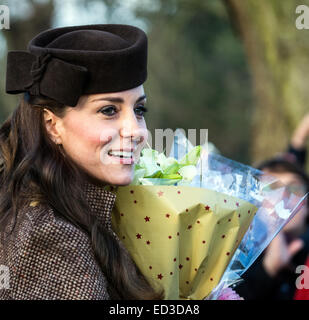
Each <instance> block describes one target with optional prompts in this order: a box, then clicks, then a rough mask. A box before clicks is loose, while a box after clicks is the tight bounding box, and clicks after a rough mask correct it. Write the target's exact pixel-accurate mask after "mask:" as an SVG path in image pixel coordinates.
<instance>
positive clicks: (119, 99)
mask: <svg viewBox="0 0 309 320" xmlns="http://www.w3.org/2000/svg"><path fill="white" fill-rule="evenodd" d="M144 99H146V95H145V94H144V95H142V96H140V97H139V98H138V99H137V100H136V102H135V103H137V102H140V101H142V100H144ZM96 101H110V102H115V103H124V100H123V99H122V98H120V97H106V98H99V99H94V100H91V102H96Z"/></svg>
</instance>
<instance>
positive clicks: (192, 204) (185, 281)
mask: <svg viewBox="0 0 309 320" xmlns="http://www.w3.org/2000/svg"><path fill="white" fill-rule="evenodd" d="M116 193H117V197H116V203H115V206H114V210H113V216H112V226H113V229H114V231H115V232H116V233H117V235H118V237H119V238H120V240H122V241H123V243H124V245H125V247H126V248H127V249H128V251H129V252H130V254H131V256H132V258H133V259H134V261H135V263H136V264H137V266H138V267H139V268H140V270H141V272H142V273H143V274H144V276H145V277H147V278H148V279H149V280H150V281H151V283H153V284H154V286H157V285H158V286H161V287H162V286H163V288H164V290H165V299H173V300H174V299H194V300H199V299H203V298H205V297H206V296H207V295H208V294H209V293H210V292H211V291H212V289H213V288H214V287H215V286H216V285H217V284H218V282H219V281H220V278H221V277H222V275H223V273H224V271H225V269H226V267H227V265H228V264H229V262H230V260H231V258H232V256H233V254H234V252H235V250H236V249H237V247H238V245H239V243H240V241H241V239H242V238H243V236H244V234H245V232H246V231H247V229H248V227H249V225H250V223H251V221H252V219H253V217H254V214H255V213H256V211H257V208H256V207H255V206H254V205H253V204H251V203H249V202H247V201H244V200H241V199H238V198H235V197H232V196H228V195H225V194H222V193H219V192H216V191H212V190H207V189H203V188H194V187H186V186H179V187H177V186H161V185H160V186H141V185H138V186H125V187H118V188H117V189H116Z"/></svg>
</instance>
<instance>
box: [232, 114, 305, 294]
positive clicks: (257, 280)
mask: <svg viewBox="0 0 309 320" xmlns="http://www.w3.org/2000/svg"><path fill="white" fill-rule="evenodd" d="M308 136H309V114H308V115H306V116H305V117H304V118H303V119H302V121H301V122H300V124H299V126H298V127H297V128H296V130H295V131H294V133H293V135H292V138H291V142H290V145H289V147H288V150H287V152H285V153H283V154H281V155H280V156H278V157H275V158H273V159H270V160H267V161H265V162H263V163H262V164H260V165H259V166H258V169H260V170H262V171H264V172H265V173H267V174H270V175H272V176H274V177H276V178H278V179H279V180H280V181H281V182H282V183H284V184H285V185H286V186H287V189H288V190H289V191H291V192H293V193H295V194H297V195H298V196H299V197H302V196H304V195H305V194H306V193H307V192H309V177H308V175H307V174H306V173H305V171H304V167H305V163H306V154H307V151H306V143H307V139H308ZM308 227H309V216H308V204H307V206H305V207H304V208H303V209H301V210H300V212H298V213H297V214H296V215H295V217H293V218H292V220H291V221H290V222H289V223H288V224H287V225H286V226H285V227H284V228H283V229H282V230H281V232H279V234H278V235H277V236H276V237H275V238H274V239H273V240H272V242H271V243H270V244H269V246H268V247H267V249H266V250H265V252H264V253H263V254H262V255H261V256H260V257H259V258H258V259H257V261H255V263H254V264H253V265H252V266H251V267H250V268H249V270H248V271H247V272H246V273H245V274H244V276H243V279H244V281H242V282H240V283H239V284H236V287H235V290H236V292H238V293H239V294H240V295H241V296H242V297H244V299H245V300H264V299H265V300H292V299H309V294H308V291H309V290H305V289H301V290H297V288H296V279H297V277H299V274H297V273H296V267H297V266H299V265H306V264H307V263H308V260H307V259H308V256H309V228H308Z"/></svg>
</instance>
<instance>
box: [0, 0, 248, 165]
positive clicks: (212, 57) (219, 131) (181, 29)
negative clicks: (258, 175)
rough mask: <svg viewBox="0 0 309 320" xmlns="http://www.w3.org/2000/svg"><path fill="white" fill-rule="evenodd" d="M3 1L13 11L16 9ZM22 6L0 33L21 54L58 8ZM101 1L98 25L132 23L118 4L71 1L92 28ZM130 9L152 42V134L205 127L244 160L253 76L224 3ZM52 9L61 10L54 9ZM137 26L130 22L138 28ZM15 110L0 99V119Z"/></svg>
mask: <svg viewBox="0 0 309 320" xmlns="http://www.w3.org/2000/svg"><path fill="white" fill-rule="evenodd" d="M7 2H9V4H8V5H9V6H10V7H12V6H16V8H18V6H19V4H18V3H21V2H20V1H17V0H15V1H14V0H10V1H7ZM23 3H24V4H25V3H26V4H27V5H28V12H29V14H28V16H27V17H26V18H25V17H21V15H19V16H18V15H16V19H12V21H11V30H9V31H3V33H2V34H3V35H4V36H5V38H6V41H7V46H8V49H10V50H17V49H25V48H26V44H27V43H28V41H29V40H30V39H31V38H32V37H33V36H34V35H35V34H37V33H38V32H40V31H41V30H44V29H47V28H49V27H51V26H52V21H53V18H54V15H55V12H54V7H55V6H56V4H57V3H58V2H56V1H52V0H46V1H43V0H41V1H39V0H26V1H23ZM98 3H101V4H102V5H103V4H104V5H105V6H106V8H107V10H106V14H105V16H104V17H102V21H101V22H100V23H129V22H128V21H127V19H126V17H125V15H124V14H122V15H120V13H119V8H120V7H121V6H123V5H124V2H123V1H119V0H102V1H99V0H90V1H85V0H75V1H74V4H75V5H76V6H80V7H81V8H83V10H86V12H88V16H89V20H88V21H87V23H89V24H91V23H93V22H92V21H93V20H92V18H91V17H92V14H93V8H94V5H95V4H96V5H98ZM130 3H132V5H131V6H130V8H131V10H132V11H133V13H134V15H135V16H136V19H137V20H139V21H143V22H144V24H143V26H144V29H145V31H146V32H147V34H148V36H149V63H148V67H149V68H148V74H149V77H148V80H147V82H146V84H145V90H146V93H147V96H148V107H149V112H148V114H147V115H146V121H147V124H148V127H149V128H150V129H151V130H152V131H153V130H154V129H155V128H163V129H165V128H172V129H176V128H183V129H189V128H196V129H209V140H210V141H212V142H213V143H215V145H216V146H217V147H218V149H219V150H220V151H221V152H222V153H223V154H224V155H226V156H228V157H231V158H233V159H235V160H239V161H242V162H249V161H250V158H249V152H248V146H249V144H250V132H251V124H250V121H251V117H252V112H253V108H252V105H253V101H252V93H251V84H250V76H249V73H248V70H247V64H246V57H245V54H244V49H243V46H242V43H241V40H240V38H238V37H237V36H236V34H235V33H234V31H233V29H232V27H231V24H230V20H229V16H228V14H227V10H226V7H225V5H224V3H223V2H222V1H219V0H203V1H202V0H177V1H176V0H139V1H133V0H131V1H130ZM4 4H5V3H4ZM127 4H128V2H127ZM29 8H30V9H29ZM57 10H58V11H59V10H62V9H61V7H59V6H58V7H57ZM17 11H18V10H17ZM137 20H136V21H132V24H137ZM95 23H98V21H97V20H96V21H95ZM63 24H65V21H63ZM76 24H79V23H76ZM5 58H6V57H5V55H4V57H3V59H2V60H1V62H0V63H1V65H0V68H1V69H0V70H1V75H2V76H1V83H0V84H1V92H4V78H5V77H4V72H3V71H4V70H5ZM13 100H14V103H13ZM15 105H16V97H14V96H13V97H11V96H8V95H5V94H0V106H1V109H0V120H3V119H4V118H5V117H6V116H7V114H8V110H10V111H11V110H12V109H13V108H14V107H15ZM7 106H9V108H8V107H7Z"/></svg>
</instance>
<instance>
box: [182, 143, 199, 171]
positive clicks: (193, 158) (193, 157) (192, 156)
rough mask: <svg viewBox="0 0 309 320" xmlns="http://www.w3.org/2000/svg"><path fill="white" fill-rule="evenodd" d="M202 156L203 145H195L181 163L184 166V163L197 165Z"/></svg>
mask: <svg viewBox="0 0 309 320" xmlns="http://www.w3.org/2000/svg"><path fill="white" fill-rule="evenodd" d="M200 156H201V146H196V147H194V148H193V149H192V150H191V151H190V152H188V153H187V154H186V155H185V156H184V157H183V158H182V159H181V160H180V161H179V164H180V165H181V166H182V167H183V166H184V165H186V166H187V165H193V166H195V165H196V164H197V162H198V160H199V158H200Z"/></svg>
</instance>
